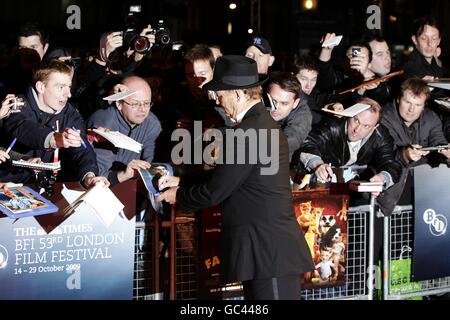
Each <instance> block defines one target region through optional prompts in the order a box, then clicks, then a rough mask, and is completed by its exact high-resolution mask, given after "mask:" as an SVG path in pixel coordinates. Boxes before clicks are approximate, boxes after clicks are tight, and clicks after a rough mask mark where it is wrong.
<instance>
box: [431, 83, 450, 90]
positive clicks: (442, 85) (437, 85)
mask: <svg viewBox="0 0 450 320" xmlns="http://www.w3.org/2000/svg"><path fill="white" fill-rule="evenodd" d="M428 86H429V87H433V88H438V89H445V90H450V82H430V83H428Z"/></svg>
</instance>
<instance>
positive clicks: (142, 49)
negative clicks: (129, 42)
mask: <svg viewBox="0 0 450 320" xmlns="http://www.w3.org/2000/svg"><path fill="white" fill-rule="evenodd" d="M134 50H136V51H137V52H138V53H141V54H143V53H147V52H148V51H149V50H150V41H149V40H148V39H147V37H137V38H136V40H135V41H134Z"/></svg>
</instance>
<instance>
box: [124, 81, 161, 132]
mask: <svg viewBox="0 0 450 320" xmlns="http://www.w3.org/2000/svg"><path fill="white" fill-rule="evenodd" d="M122 84H123V85H124V86H126V87H127V90H128V91H135V93H134V94H133V95H131V96H129V97H128V98H126V99H124V100H120V101H118V102H117V108H118V109H119V111H120V112H121V113H122V115H123V116H124V118H125V120H126V121H127V122H128V123H129V124H130V125H131V126H135V125H138V124H141V123H142V122H144V120H145V119H146V118H147V117H148V115H149V113H150V108H151V105H152V90H151V88H150V86H149V84H148V83H147V81H145V80H144V79H142V78H140V77H136V76H131V77H127V78H125V79H123V80H122Z"/></svg>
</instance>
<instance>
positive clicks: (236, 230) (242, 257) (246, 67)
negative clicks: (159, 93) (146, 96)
mask: <svg viewBox="0 0 450 320" xmlns="http://www.w3.org/2000/svg"><path fill="white" fill-rule="evenodd" d="M265 80H266V77H263V78H260V77H259V75H258V70H257V66H256V62H255V61H254V60H252V59H250V58H247V57H244V56H223V57H220V58H218V59H217V62H216V67H215V69H214V76H213V79H212V80H211V81H210V82H208V83H206V84H205V85H204V88H205V89H206V90H210V91H214V92H215V93H216V96H217V99H216V102H217V104H220V105H221V106H222V107H223V108H224V110H225V113H226V114H227V115H228V116H229V117H230V118H231V119H232V120H233V121H234V122H235V126H234V127H233V128H232V129H228V130H227V132H226V135H227V136H228V135H229V134H235V133H236V132H244V133H245V134H247V133H251V132H252V131H254V132H256V133H257V134H256V135H253V137H255V136H256V138H255V139H256V140H254V139H251V138H249V139H242V140H240V141H239V142H238V143H234V144H233V145H228V144H227V145H226V146H225V147H224V148H225V150H224V151H223V154H224V155H227V154H228V152H229V151H230V149H232V152H233V155H234V159H236V157H238V156H239V154H240V153H242V152H245V154H248V153H249V151H250V150H252V149H251V148H252V147H253V146H254V145H255V144H256V145H258V146H259V149H260V150H259V152H258V153H259V155H256V154H248V157H247V158H246V162H245V163H244V164H236V163H229V161H228V159H227V161H226V163H224V164H218V165H217V167H216V169H215V170H214V171H213V173H212V175H211V176H210V177H209V179H207V181H206V182H205V183H201V184H198V185H193V186H192V185H191V186H188V185H184V184H183V181H182V180H181V183H180V184H179V186H177V187H171V186H173V185H176V184H178V182H180V180H179V179H177V178H175V179H167V177H164V178H162V180H161V181H160V188H161V189H163V188H166V187H171V188H170V189H168V190H166V191H165V192H163V193H162V194H161V196H160V198H159V201H167V202H170V203H175V202H176V203H177V204H178V205H179V206H180V207H181V209H182V210H184V211H195V210H199V209H201V208H207V207H212V206H214V205H217V204H221V208H222V235H221V237H222V251H221V252H222V257H221V268H222V269H221V276H222V280H223V282H224V283H232V282H236V281H242V283H243V286H244V294H245V298H246V299H251V300H261V299H265V300H273V299H285V300H294V299H299V298H300V282H299V281H300V277H299V275H300V274H302V273H303V272H307V271H311V270H312V269H313V268H314V266H313V264H312V260H311V255H310V254H309V251H308V248H307V244H306V241H305V239H304V236H303V234H302V233H301V230H300V228H299V226H298V224H297V221H296V219H295V214H294V210H293V205H292V196H291V191H290V187H289V151H288V144H287V141H286V138H285V136H284V135H283V134H282V133H281V132H280V129H279V127H278V125H277V123H276V122H275V121H274V120H273V119H272V117H271V116H270V114H269V113H268V112H267V110H266V108H265V106H264V104H263V103H262V102H261V95H262V88H261V86H260V85H261V84H262V83H263V82H264V81H265ZM261 132H263V133H265V134H266V136H265V137H264V134H262V135H261V134H259V133H261ZM248 136H251V134H249V135H248ZM261 137H263V138H267V139H265V141H266V143H264V142H262V141H261V140H264V139H261ZM224 140H225V138H224ZM238 140H239V139H238ZM267 142H269V143H267ZM269 144H275V145H278V147H279V148H278V150H277V152H276V153H275V154H271V157H270V159H271V161H273V162H276V163H277V164H276V165H277V168H278V170H276V172H271V173H267V172H264V170H263V169H264V168H267V166H268V165H267V164H265V161H264V159H262V157H261V156H260V155H261V153H264V152H265V151H268V150H273V148H272V147H273V146H269ZM261 149H264V150H263V151H261ZM266 149H267V150H266ZM238 150H239V151H238ZM255 153H256V152H255ZM266 154H268V153H266ZM252 157H255V158H256V161H254V163H253V161H249V160H248V158H250V159H251V158H252ZM226 158H227V157H226V156H224V157H223V159H226Z"/></svg>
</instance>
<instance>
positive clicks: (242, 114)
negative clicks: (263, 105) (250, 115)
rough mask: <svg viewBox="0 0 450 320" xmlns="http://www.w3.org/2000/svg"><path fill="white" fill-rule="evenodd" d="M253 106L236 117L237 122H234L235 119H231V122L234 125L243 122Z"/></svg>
mask: <svg viewBox="0 0 450 320" xmlns="http://www.w3.org/2000/svg"><path fill="white" fill-rule="evenodd" d="M255 105H256V104H254V105H253V106H255ZM253 106H250V107H248V108H247V109H245V110H244V111H242V112H241V113H239V114H238V115H237V116H236V120H234V119H233V118H231V121H232V122H233V123H240V122H241V121H242V119H244V117H245V115H246V114H247V112H248V110H250V109H251V108H252V107H253Z"/></svg>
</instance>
